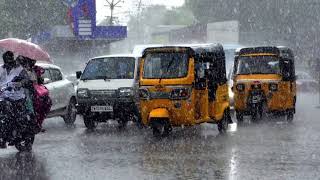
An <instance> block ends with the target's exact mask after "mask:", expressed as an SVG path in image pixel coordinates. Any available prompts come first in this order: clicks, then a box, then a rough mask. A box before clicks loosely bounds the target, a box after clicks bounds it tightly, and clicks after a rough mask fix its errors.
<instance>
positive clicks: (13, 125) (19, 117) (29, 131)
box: [0, 85, 41, 151]
mask: <svg viewBox="0 0 320 180" xmlns="http://www.w3.org/2000/svg"><path fill="white" fill-rule="evenodd" d="M15 89H16V87H12V85H11V86H9V87H6V88H5V89H2V90H1V93H4V92H6V91H9V92H12V91H14V90H15ZM40 130H41V129H40V127H39V125H38V124H37V122H36V120H35V117H33V115H31V114H30V113H28V110H27V108H26V103H25V99H22V100H12V99H10V98H0V139H1V141H2V143H5V144H6V143H8V145H9V146H15V147H16V148H17V150H18V151H31V150H32V145H33V142H34V138H35V134H37V133H39V132H40Z"/></svg>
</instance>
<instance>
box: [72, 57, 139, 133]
mask: <svg viewBox="0 0 320 180" xmlns="http://www.w3.org/2000/svg"><path fill="white" fill-rule="evenodd" d="M138 60H139V58H138V57H136V56H135V55H130V54H129V55H109V56H101V57H95V58H92V59H91V60H89V62H88V63H87V66H86V67H85V69H84V71H83V73H82V72H80V71H79V72H77V78H79V83H78V89H77V102H78V105H77V109H78V112H79V113H80V114H81V115H83V120H84V124H85V126H86V127H87V128H88V129H93V128H95V127H96V125H97V123H98V122H106V121H107V120H108V119H114V120H117V121H118V123H119V125H120V127H121V128H122V127H125V126H126V124H127V122H128V121H130V120H132V121H136V122H138V123H139V122H140V120H139V119H140V118H139V117H140V115H139V110H138V107H137V105H138V103H139V102H138V95H137V91H138V66H139V62H138Z"/></svg>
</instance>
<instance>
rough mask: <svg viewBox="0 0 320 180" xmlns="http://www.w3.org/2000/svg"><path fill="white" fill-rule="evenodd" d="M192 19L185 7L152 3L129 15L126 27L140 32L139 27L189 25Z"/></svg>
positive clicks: (190, 13)
mask: <svg viewBox="0 0 320 180" xmlns="http://www.w3.org/2000/svg"><path fill="white" fill-rule="evenodd" d="M193 20H194V18H193V14H192V12H191V11H190V10H189V9H187V8H185V7H179V8H173V9H167V8H166V7H165V6H162V5H154V6H148V7H146V8H144V9H142V10H141V12H139V13H137V14H136V15H134V16H131V17H130V20H129V23H128V27H129V29H130V30H131V31H134V30H136V31H139V32H140V31H141V28H139V27H147V29H150V28H151V29H152V28H155V27H156V26H158V25H190V24H192V23H193ZM138 26H139V27H138ZM137 29H139V30H137Z"/></svg>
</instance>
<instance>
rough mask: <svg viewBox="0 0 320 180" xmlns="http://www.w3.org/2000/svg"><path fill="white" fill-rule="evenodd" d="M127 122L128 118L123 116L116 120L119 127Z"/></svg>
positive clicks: (122, 127)
mask: <svg viewBox="0 0 320 180" xmlns="http://www.w3.org/2000/svg"><path fill="white" fill-rule="evenodd" d="M127 123H128V120H127V119H126V118H125V117H121V118H120V119H119V120H118V124H119V129H124V128H126V127H127Z"/></svg>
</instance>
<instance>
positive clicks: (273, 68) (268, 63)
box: [236, 55, 280, 75]
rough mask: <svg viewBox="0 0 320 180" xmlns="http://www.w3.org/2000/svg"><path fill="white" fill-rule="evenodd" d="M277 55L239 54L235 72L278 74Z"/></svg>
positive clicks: (241, 73)
mask: <svg viewBox="0 0 320 180" xmlns="http://www.w3.org/2000/svg"><path fill="white" fill-rule="evenodd" d="M279 64H280V63H279V58H278V57H277V56H270V55H268V56H240V57H239V59H238V64H237V71H236V74H238V75H245V74H280V65H279Z"/></svg>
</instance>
